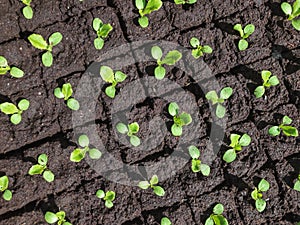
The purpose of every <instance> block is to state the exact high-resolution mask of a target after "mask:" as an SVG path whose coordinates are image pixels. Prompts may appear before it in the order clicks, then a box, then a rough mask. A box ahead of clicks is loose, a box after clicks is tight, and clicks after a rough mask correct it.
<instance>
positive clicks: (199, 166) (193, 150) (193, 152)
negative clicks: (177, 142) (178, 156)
mask: <svg viewBox="0 0 300 225" xmlns="http://www.w3.org/2000/svg"><path fill="white" fill-rule="evenodd" d="M189 154H190V156H191V157H192V166H191V168H192V171H193V172H194V173H198V172H200V171H201V173H202V174H203V176H209V174H210V167H209V166H208V165H206V164H204V163H201V161H200V159H199V158H200V151H199V149H198V148H197V147H196V146H194V145H191V146H190V147H189Z"/></svg>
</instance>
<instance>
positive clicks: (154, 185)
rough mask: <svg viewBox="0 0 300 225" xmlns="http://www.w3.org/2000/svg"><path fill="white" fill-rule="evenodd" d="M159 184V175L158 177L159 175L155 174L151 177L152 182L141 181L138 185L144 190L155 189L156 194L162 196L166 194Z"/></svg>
mask: <svg viewBox="0 0 300 225" xmlns="http://www.w3.org/2000/svg"><path fill="white" fill-rule="evenodd" d="M157 184H158V177H157V175H153V176H152V178H151V179H150V182H149V181H140V182H139V184H138V186H139V187H140V188H141V189H144V190H146V189H148V188H151V189H152V190H153V192H154V194H156V195H157V196H160V197H162V196H164V195H165V190H164V189H163V188H162V187H161V186H158V185H157Z"/></svg>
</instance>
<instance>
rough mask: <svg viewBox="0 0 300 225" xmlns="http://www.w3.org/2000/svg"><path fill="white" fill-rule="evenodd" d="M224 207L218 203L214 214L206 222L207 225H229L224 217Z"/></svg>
mask: <svg viewBox="0 0 300 225" xmlns="http://www.w3.org/2000/svg"><path fill="white" fill-rule="evenodd" d="M223 212H224V206H223V205H222V204H221V203H218V204H216V205H215V207H214V208H213V213H212V214H211V215H210V217H208V218H207V219H206V221H205V225H214V224H215V225H228V221H227V219H226V218H225V217H224V216H223V215H222V214H223Z"/></svg>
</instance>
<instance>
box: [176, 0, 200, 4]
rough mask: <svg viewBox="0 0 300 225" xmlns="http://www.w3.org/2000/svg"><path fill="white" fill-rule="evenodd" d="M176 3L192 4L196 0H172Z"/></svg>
mask: <svg viewBox="0 0 300 225" xmlns="http://www.w3.org/2000/svg"><path fill="white" fill-rule="evenodd" d="M174 2H175V4H176V5H184V4H194V3H196V2H197V0H174Z"/></svg>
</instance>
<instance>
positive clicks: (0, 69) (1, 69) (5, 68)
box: [0, 56, 24, 78]
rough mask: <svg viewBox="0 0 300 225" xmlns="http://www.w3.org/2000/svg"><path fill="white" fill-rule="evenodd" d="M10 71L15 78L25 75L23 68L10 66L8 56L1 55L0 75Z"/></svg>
mask: <svg viewBox="0 0 300 225" xmlns="http://www.w3.org/2000/svg"><path fill="white" fill-rule="evenodd" d="M8 72H9V73H10V75H11V76H12V77H15V78H20V77H23V76H24V72H23V70H21V69H19V68H17V67H15V66H9V65H8V62H7V60H6V58H4V56H0V75H5V74H6V73H8Z"/></svg>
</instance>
